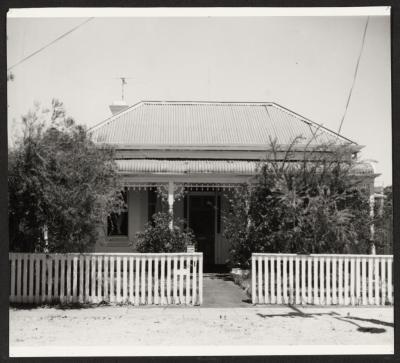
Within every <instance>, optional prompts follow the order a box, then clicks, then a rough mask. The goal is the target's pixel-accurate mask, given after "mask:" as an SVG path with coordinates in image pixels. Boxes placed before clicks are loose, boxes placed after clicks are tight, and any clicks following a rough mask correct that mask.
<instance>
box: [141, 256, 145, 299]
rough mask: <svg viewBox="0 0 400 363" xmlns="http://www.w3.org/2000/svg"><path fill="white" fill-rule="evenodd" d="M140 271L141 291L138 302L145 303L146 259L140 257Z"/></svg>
mask: <svg viewBox="0 0 400 363" xmlns="http://www.w3.org/2000/svg"><path fill="white" fill-rule="evenodd" d="M140 262H141V265H142V270H141V271H142V272H141V284H140V285H141V293H140V303H141V304H146V259H145V258H142V259H141V261H140Z"/></svg>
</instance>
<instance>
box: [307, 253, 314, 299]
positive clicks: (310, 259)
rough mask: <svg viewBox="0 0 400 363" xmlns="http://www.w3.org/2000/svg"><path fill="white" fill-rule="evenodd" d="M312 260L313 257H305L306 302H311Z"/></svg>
mask: <svg viewBox="0 0 400 363" xmlns="http://www.w3.org/2000/svg"><path fill="white" fill-rule="evenodd" d="M312 262H313V259H312V258H311V257H308V258H307V273H308V278H307V285H308V290H307V304H312Z"/></svg>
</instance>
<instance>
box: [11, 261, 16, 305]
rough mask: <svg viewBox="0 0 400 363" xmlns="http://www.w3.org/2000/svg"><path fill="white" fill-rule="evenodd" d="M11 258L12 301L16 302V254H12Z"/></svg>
mask: <svg viewBox="0 0 400 363" xmlns="http://www.w3.org/2000/svg"><path fill="white" fill-rule="evenodd" d="M10 258H11V289H10V302H15V295H16V294H15V280H16V279H15V255H14V254H10Z"/></svg>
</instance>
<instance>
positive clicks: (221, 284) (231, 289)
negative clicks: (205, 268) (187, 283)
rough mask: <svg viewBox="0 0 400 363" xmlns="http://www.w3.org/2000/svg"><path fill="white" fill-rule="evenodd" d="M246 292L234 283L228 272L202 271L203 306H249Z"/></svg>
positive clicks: (249, 302) (249, 301)
mask: <svg viewBox="0 0 400 363" xmlns="http://www.w3.org/2000/svg"><path fill="white" fill-rule="evenodd" d="M250 306H251V300H250V298H249V296H247V294H246V292H245V291H244V290H243V289H241V288H240V287H239V286H238V285H235V283H234V282H233V280H232V278H231V276H230V274H229V273H204V278H203V304H202V307H205V308H237V307H250Z"/></svg>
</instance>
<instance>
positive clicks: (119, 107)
mask: <svg viewBox="0 0 400 363" xmlns="http://www.w3.org/2000/svg"><path fill="white" fill-rule="evenodd" d="M109 107H110V111H111V113H112V115H113V116H114V115H116V114H117V113H120V112H122V111H124V110H126V109H127V108H128V107H129V106H128V105H127V104H126V102H125V101H114V102H113V103H112V104H111V105H110V106H109Z"/></svg>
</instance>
